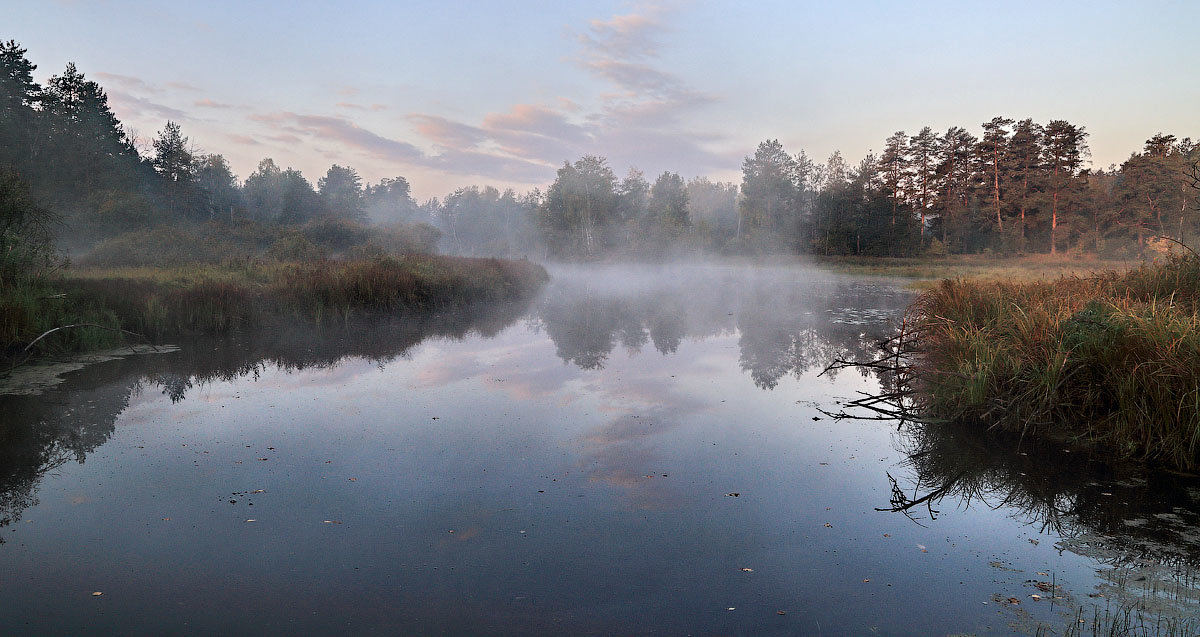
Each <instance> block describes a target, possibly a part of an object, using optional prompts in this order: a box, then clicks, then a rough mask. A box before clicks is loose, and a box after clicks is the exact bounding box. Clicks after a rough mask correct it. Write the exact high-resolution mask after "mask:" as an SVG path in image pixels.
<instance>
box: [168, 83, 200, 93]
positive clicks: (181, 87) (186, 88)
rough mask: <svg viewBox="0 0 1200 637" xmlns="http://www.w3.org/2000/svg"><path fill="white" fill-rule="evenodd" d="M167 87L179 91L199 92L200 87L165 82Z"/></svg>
mask: <svg viewBox="0 0 1200 637" xmlns="http://www.w3.org/2000/svg"><path fill="white" fill-rule="evenodd" d="M167 87H169V88H174V89H179V90H181V91H199V90H200V87H197V86H192V85H191V84H188V83H186V82H167Z"/></svg>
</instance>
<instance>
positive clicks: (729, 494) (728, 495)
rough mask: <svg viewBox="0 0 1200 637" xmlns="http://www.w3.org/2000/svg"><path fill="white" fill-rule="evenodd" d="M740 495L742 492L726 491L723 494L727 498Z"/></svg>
mask: <svg viewBox="0 0 1200 637" xmlns="http://www.w3.org/2000/svg"><path fill="white" fill-rule="evenodd" d="M740 495H742V494H740V493H726V494H725V497H727V498H736V497H738V496H740Z"/></svg>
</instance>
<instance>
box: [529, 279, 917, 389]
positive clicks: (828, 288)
mask: <svg viewBox="0 0 1200 637" xmlns="http://www.w3.org/2000/svg"><path fill="white" fill-rule="evenodd" d="M797 273H799V274H797ZM610 276H614V275H610ZM615 276H620V273H619V272H618V273H617V274H616V275H615ZM798 277H806V278H798ZM597 278H598V277H597V276H596V275H595V274H594V273H587V272H585V273H582V274H579V275H576V276H567V277H556V278H555V280H554V283H553V284H552V286H551V289H550V290H549V291H548V293H547V294H546V295H545V296H544V297H543V299H542V301H541V302H540V303H539V304H538V306H537V308H536V311H535V313H534V316H533V317H532V319H531V323H532V325H533V326H534V327H535V328H540V329H544V330H545V331H546V333H547V334H548V335H549V336H550V338H551V340H553V341H554V344H555V347H556V348H557V353H558V356H559V358H561V359H562V360H563V361H565V362H567V363H572V364H575V365H578V366H579V367H581V368H583V369H599V368H602V367H603V366H604V364H605V361H606V360H607V359H608V356H609V355H610V354H611V353H612V351H613V350H614V349H615V348H616V347H617V345H618V344H619V345H622V346H624V347H625V349H626V350H627V351H628V352H629V353H630V354H635V353H637V352H640V351H641V348H642V347H643V346H644V345H645V343H646V342H648V341H649V342H652V343H653V344H654V348H655V349H656V350H658V351H659V352H660V353H662V354H664V355H667V354H673V353H675V352H676V351H677V350H678V348H679V346H680V344H681V343H682V342H683V340H684V339H685V338H694V339H702V338H706V337H710V336H717V335H728V334H734V333H737V334H738V346H739V348H740V350H741V353H740V364H741V366H742V369H743V370H745V371H747V372H749V373H750V376H751V378H752V379H753V380H754V383H755V384H756V385H758V386H759V387H762V388H764V389H772V388H774V387H775V386H776V385H777V384H778V383H779V380H780V379H782V378H783V377H784V376H787V375H793V376H797V377H799V376H800V375H801V374H803V373H805V372H808V371H810V370H813V369H819V368H823V367H824V366H825V365H827V364H828V363H829V362H830V361H831V360H833V359H834V358H836V357H852V356H855V355H860V354H865V353H866V352H867V351H868V350H869V349H870V348H871V347H873V345H874V343H875V341H877V340H878V339H879V338H881V337H882V335H883V333H884V329H885V328H886V326H887V324H888V319H889V318H890V317H892V316H895V315H898V314H899V312H900V310H901V309H902V308H903V307H904V305H905V303H906V302H907V295H906V294H904V293H903V292H900V291H897V290H895V289H893V288H890V287H887V286H883V285H871V284H865V283H862V282H861V281H859V282H856V281H853V280H850V279H846V278H837V277H829V276H828V275H825V276H822V275H820V274H818V273H817V272H816V271H805V270H803V269H798V268H782V269H770V268H763V269H758V268H740V269H730V268H692V269H683V268H680V269H678V270H675V271H671V272H669V273H666V274H663V275H660V276H656V277H654V278H652V279H648V280H646V279H642V280H638V279H637V278H636V277H635V276H633V275H631V278H633V279H634V280H632V281H628V282H627V283H628V284H627V285H621V286H616V285H605V284H604V283H605V281H597V280H596V279H597Z"/></svg>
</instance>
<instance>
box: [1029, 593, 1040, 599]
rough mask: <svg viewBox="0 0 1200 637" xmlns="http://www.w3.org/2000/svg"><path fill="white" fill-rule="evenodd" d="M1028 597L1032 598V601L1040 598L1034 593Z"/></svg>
mask: <svg viewBox="0 0 1200 637" xmlns="http://www.w3.org/2000/svg"><path fill="white" fill-rule="evenodd" d="M1029 597H1030V598H1032V599H1033V600H1034V601H1037V600H1040V599H1041V598H1042V596H1041V595H1038V594H1037V593H1034V594H1033V595H1030V596H1029Z"/></svg>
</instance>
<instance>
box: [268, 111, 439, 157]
mask: <svg viewBox="0 0 1200 637" xmlns="http://www.w3.org/2000/svg"><path fill="white" fill-rule="evenodd" d="M249 117H250V119H251V120H253V121H256V122H258V123H260V124H263V125H266V126H268V127H270V128H274V129H276V130H280V131H284V132H285V133H290V135H287V136H286V137H287V141H288V142H289V143H291V142H299V141H301V140H300V138H299V137H298V136H300V135H303V136H307V137H309V138H312V139H315V140H319V141H328V142H337V143H339V144H341V145H342V146H343V147H350V148H355V149H357V150H360V151H363V152H366V153H367V154H369V155H372V156H374V157H378V158H381V159H387V160H391V161H397V162H405V163H413V162H418V163H419V162H420V161H421V160H422V159H424V154H423V153H422V152H421V150H420V149H419V148H417V147H416V146H413V145H412V144H409V143H407V142H402V141H398V140H395V139H389V138H387V137H383V136H382V135H378V134H376V133H373V132H371V131H369V130H367V129H365V128H362V127H360V126H358V125H357V124H355V123H354V122H351V121H350V120H347V119H343V118H341V117H329V116H326V115H303V114H299V113H292V112H287V111H281V112H278V113H269V114H252V115H250V116H249ZM282 137H284V136H283V135H276V136H275V137H270V138H269V139H280V138H282ZM280 141H283V139H280Z"/></svg>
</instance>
